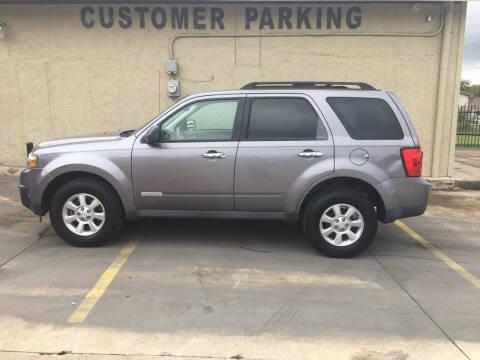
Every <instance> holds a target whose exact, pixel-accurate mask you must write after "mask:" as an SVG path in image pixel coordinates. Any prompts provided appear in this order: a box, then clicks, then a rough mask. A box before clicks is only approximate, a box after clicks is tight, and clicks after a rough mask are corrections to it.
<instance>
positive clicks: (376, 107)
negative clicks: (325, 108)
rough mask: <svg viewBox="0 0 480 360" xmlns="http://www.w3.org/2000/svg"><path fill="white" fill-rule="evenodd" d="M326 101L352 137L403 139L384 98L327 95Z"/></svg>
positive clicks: (361, 138)
mask: <svg viewBox="0 0 480 360" xmlns="http://www.w3.org/2000/svg"><path fill="white" fill-rule="evenodd" d="M327 102H328V104H329V105H330V106H331V107H332V109H333V111H334V112H335V114H337V116H338V118H339V119H340V121H341V122H342V124H343V126H344V127H345V129H346V130H347V132H348V134H349V135H350V136H351V137H352V138H353V139H356V140H400V139H403V131H402V128H401V126H400V124H399V122H398V119H397V117H396V116H395V114H394V112H393V111H392V109H391V108H390V105H388V103H387V102H386V101H385V100H382V99H377V98H355V97H329V98H327Z"/></svg>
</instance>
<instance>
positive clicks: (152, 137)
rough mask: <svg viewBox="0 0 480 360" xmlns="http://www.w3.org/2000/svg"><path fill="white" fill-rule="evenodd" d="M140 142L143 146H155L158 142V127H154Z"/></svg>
mask: <svg viewBox="0 0 480 360" xmlns="http://www.w3.org/2000/svg"><path fill="white" fill-rule="evenodd" d="M142 142H143V143H145V144H156V143H158V142H160V126H154V127H153V129H151V130H150V131H149V132H148V133H147V135H145V136H144V137H143V138H142Z"/></svg>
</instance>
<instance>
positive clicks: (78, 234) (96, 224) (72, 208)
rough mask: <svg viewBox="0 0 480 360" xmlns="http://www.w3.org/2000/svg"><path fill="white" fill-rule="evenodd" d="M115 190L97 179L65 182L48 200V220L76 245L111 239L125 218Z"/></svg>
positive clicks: (93, 243) (56, 229)
mask: <svg viewBox="0 0 480 360" xmlns="http://www.w3.org/2000/svg"><path fill="white" fill-rule="evenodd" d="M121 209H122V204H121V202H120V199H119V198H118V196H117V194H116V193H115V192H114V191H113V190H112V189H111V188H110V187H109V186H108V185H106V184H104V183H103V182H101V181H98V180H96V179H91V178H79V179H75V180H72V181H69V182H67V183H66V184H64V185H63V186H61V187H60V188H59V189H58V190H57V192H56V193H55V194H54V196H53V198H52V200H51V202H50V221H51V223H52V226H53V228H54V229H55V231H56V232H57V234H58V235H60V237H61V238H62V239H64V240H65V241H66V242H68V243H70V244H72V245H75V246H84V247H86V246H99V245H103V244H104V243H106V242H107V241H109V240H110V239H112V238H113V237H114V236H115V235H116V234H117V233H118V231H119V230H120V229H121V226H122V224H123V221H124V217H123V212H122V210H121Z"/></svg>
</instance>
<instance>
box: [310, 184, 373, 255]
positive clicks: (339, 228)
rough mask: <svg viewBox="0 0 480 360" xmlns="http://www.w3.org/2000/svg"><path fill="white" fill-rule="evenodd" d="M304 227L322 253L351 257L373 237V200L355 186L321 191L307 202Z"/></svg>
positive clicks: (364, 247) (363, 248)
mask: <svg viewBox="0 0 480 360" xmlns="http://www.w3.org/2000/svg"><path fill="white" fill-rule="evenodd" d="M304 230H305V234H306V235H307V237H308V238H309V239H310V241H311V243H312V244H313V246H314V247H315V248H316V249H317V250H318V251H320V252H321V253H322V254H324V255H326V256H330V257H337V258H348V257H353V256H355V255H357V254H359V253H361V252H362V251H364V250H365V249H366V248H368V246H369V245H370V244H371V242H372V241H373V239H374V238H375V234H376V232H377V215H376V213H375V209H374V206H373V204H372V203H371V202H370V201H369V200H368V199H367V198H365V197H364V196H363V195H362V194H361V193H359V192H358V191H356V190H353V189H335V190H329V191H324V192H321V193H319V194H317V195H315V197H314V198H313V199H311V201H310V202H309V204H308V206H307V209H306V211H305V216H304Z"/></svg>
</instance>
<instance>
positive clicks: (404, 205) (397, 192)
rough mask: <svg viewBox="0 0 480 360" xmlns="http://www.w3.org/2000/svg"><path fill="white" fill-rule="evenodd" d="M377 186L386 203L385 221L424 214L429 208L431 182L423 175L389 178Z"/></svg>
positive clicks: (382, 219) (383, 220) (383, 219)
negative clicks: (422, 176)
mask: <svg viewBox="0 0 480 360" xmlns="http://www.w3.org/2000/svg"><path fill="white" fill-rule="evenodd" d="M375 188H376V189H377V191H378V192H379V194H380V196H381V197H382V200H383V203H384V205H385V206H384V207H385V212H384V214H383V218H381V219H380V220H381V221H382V222H384V223H390V222H393V221H395V220H397V219H402V218H406V217H411V216H418V215H422V214H423V213H424V212H425V210H426V208H427V204H428V195H429V192H430V184H429V183H428V182H427V181H426V180H425V179H423V178H421V177H406V178H394V179H389V180H387V181H384V182H382V183H380V184H378V185H377V186H375Z"/></svg>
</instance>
